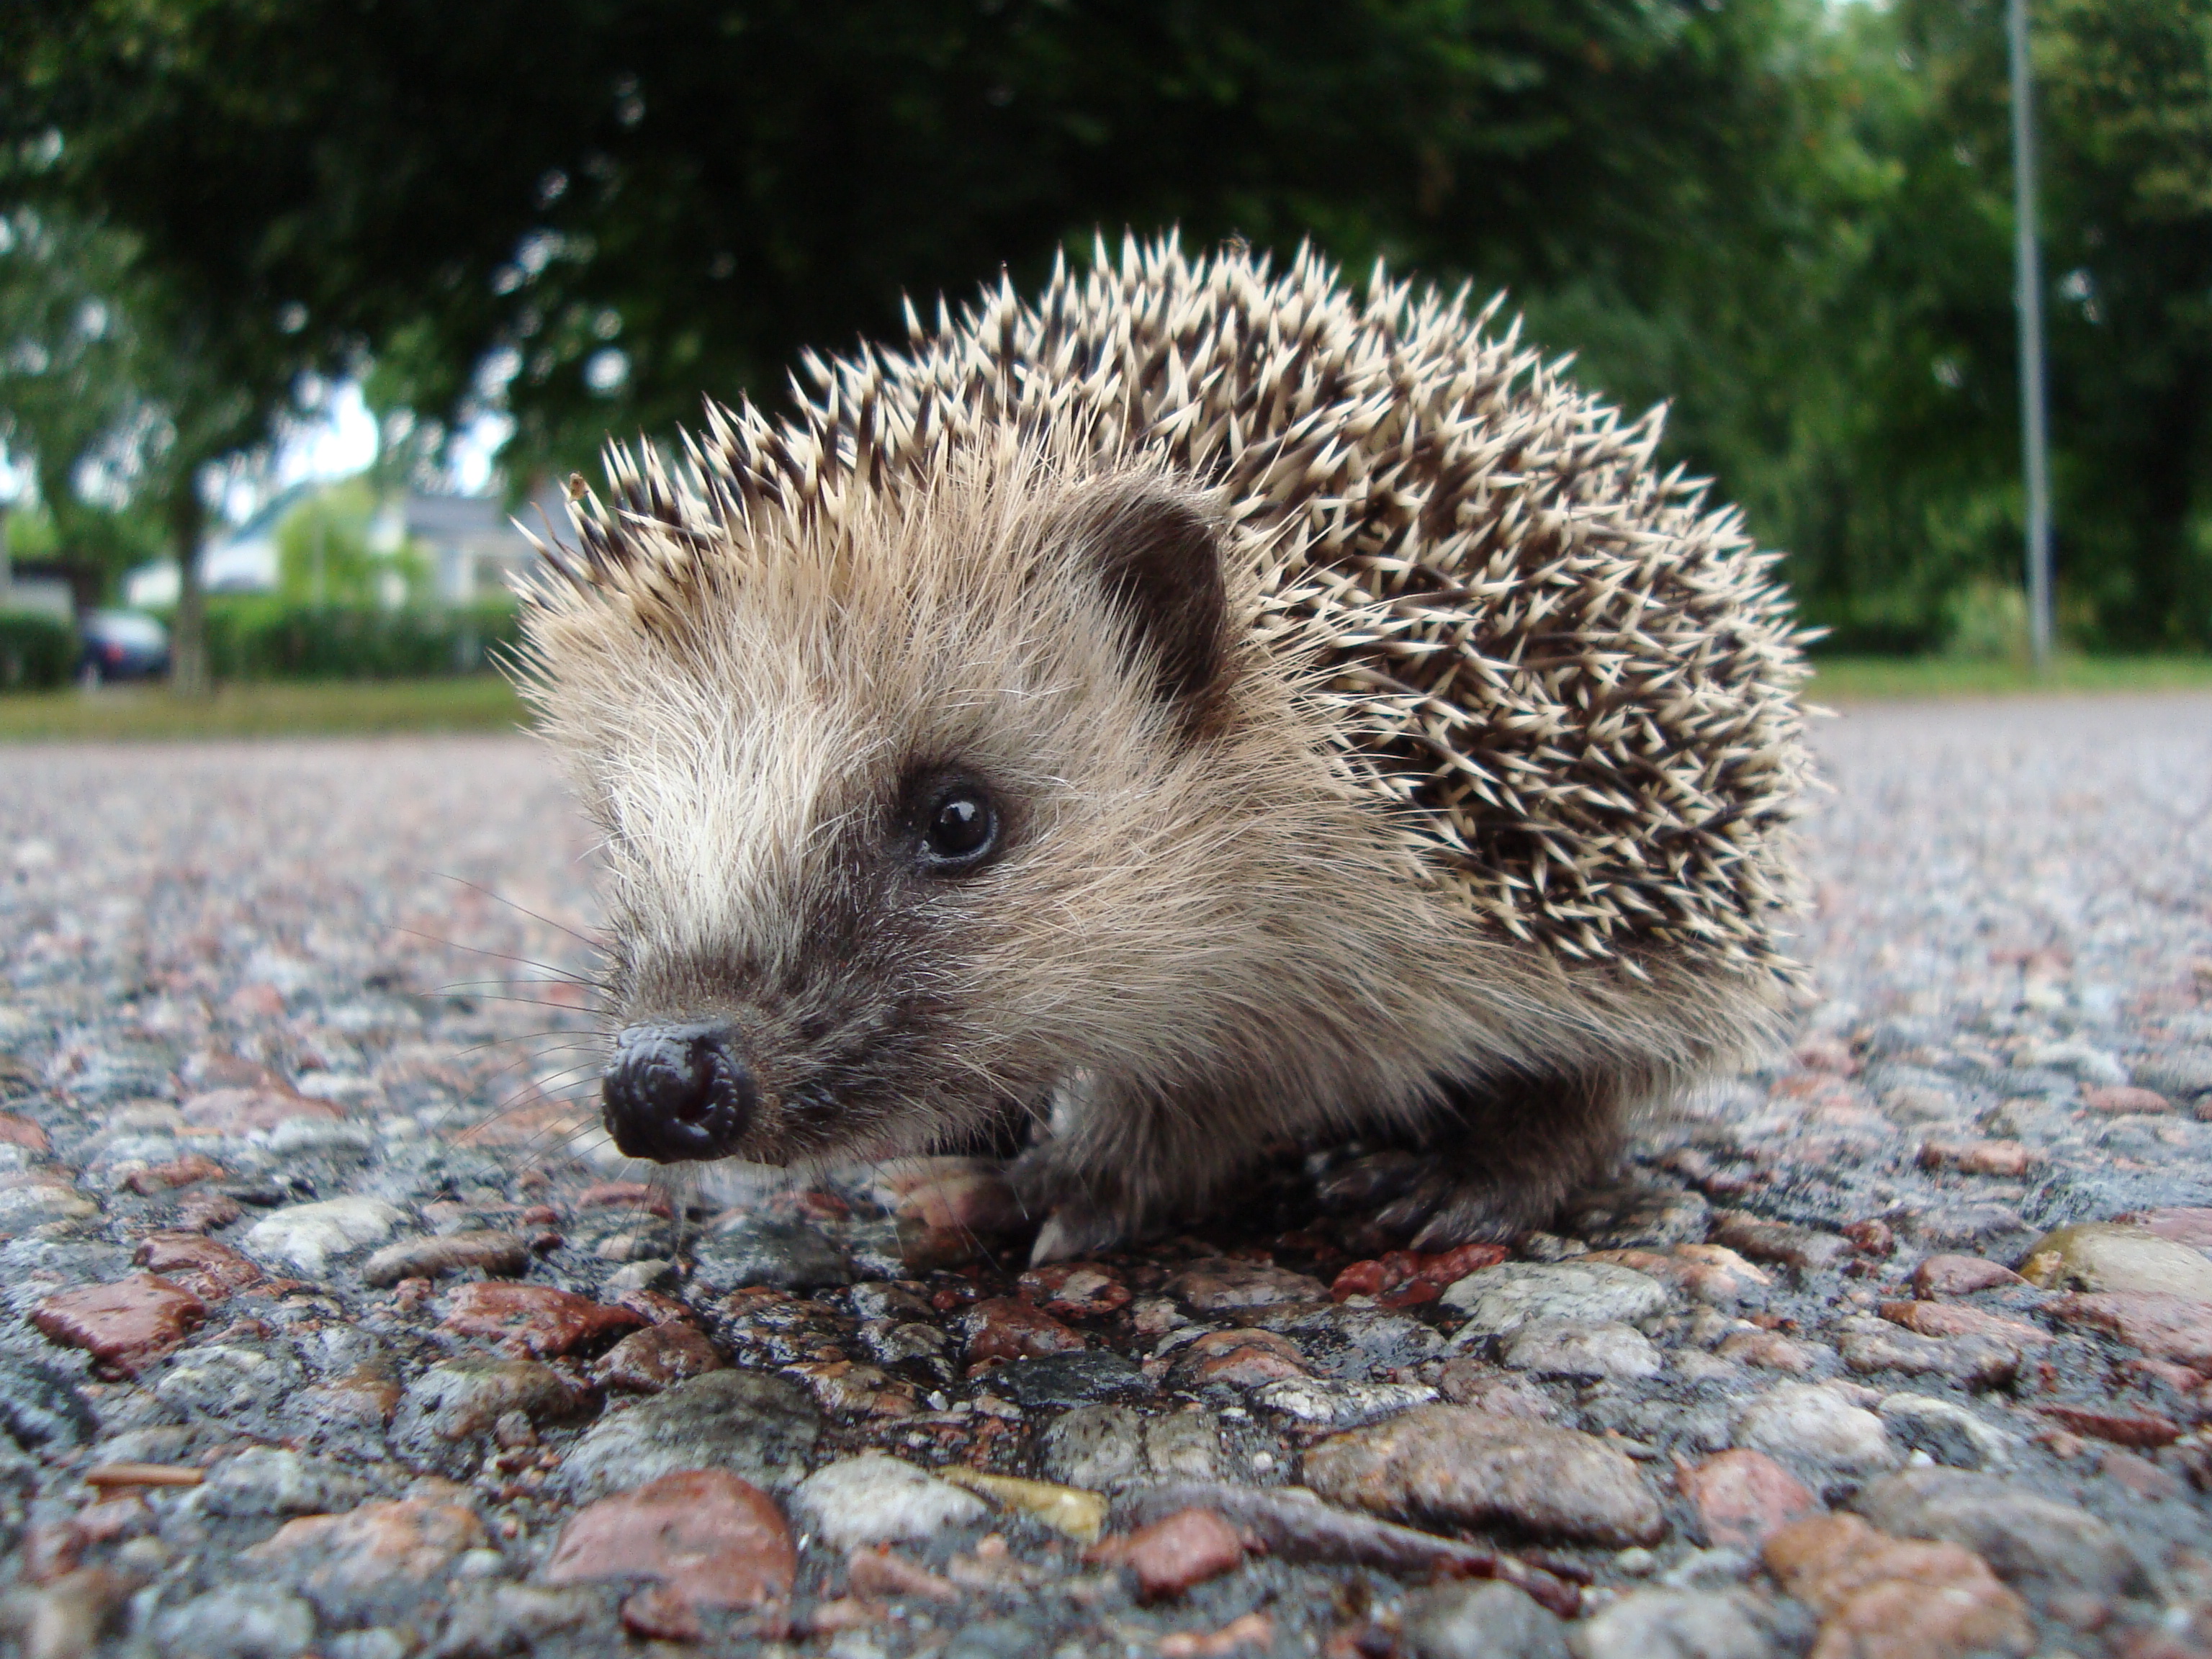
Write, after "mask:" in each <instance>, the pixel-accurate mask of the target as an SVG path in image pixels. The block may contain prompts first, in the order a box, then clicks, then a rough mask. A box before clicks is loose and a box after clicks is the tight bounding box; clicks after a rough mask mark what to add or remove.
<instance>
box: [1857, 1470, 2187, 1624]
mask: <svg viewBox="0 0 2212 1659" xmlns="http://www.w3.org/2000/svg"><path fill="white" fill-rule="evenodd" d="M1851 1507H1852V1508H1853V1509H1855V1510H1857V1511H1858V1512H1859V1513H1860V1514H1861V1515H1863V1516H1865V1517H1866V1518H1867V1520H1868V1521H1869V1522H1871V1523H1873V1524H1874V1525H1875V1526H1876V1527H1879V1528H1881V1530H1882V1531H1884V1532H1888V1533H1894V1534H1897V1535H1898V1536H1899V1537H1900V1538H1940V1539H1946V1540H1948V1541H1950V1542H1952V1543H1954V1544H1963V1545H1965V1546H1966V1547H1967V1548H1968V1549H1970V1550H1972V1551H1973V1552H1974V1553H1976V1554H1978V1555H1979V1556H1980V1557H1981V1558H1982V1559H1984V1560H1985V1561H1987V1562H1988V1563H1989V1564H1990V1567H1991V1568H1992V1569H1993V1570H1994V1571H1996V1574H1997V1576H1998V1577H2001V1578H2002V1579H2004V1580H2005V1581H2006V1582H2007V1583H2011V1584H2013V1585H2014V1586H2015V1588H2017V1589H2022V1590H2026V1591H2031V1592H2049V1591H2051V1590H2085V1591H2087V1592H2088V1593H2089V1594H2091V1595H2103V1596H2110V1595H2130V1594H2133V1593H2135V1592H2137V1591H2139V1590H2141V1589H2144V1588H2145V1587H2146V1586H2147V1583H2148V1579H2147V1577H2146V1575H2145V1573H2144V1571H2143V1566H2142V1562H2141V1561H2139V1560H2138V1559H2136V1555H2135V1553H2134V1552H2133V1551H2132V1550H2130V1548H2129V1547H2128V1545H2127V1541H2126V1540H2124V1538H2122V1537H2121V1536H2120V1534H2118V1532H2116V1531H2114V1530H2113V1528H2111V1527H2110V1526H2108V1525H2106V1523H2105V1522H2102V1521H2100V1520H2099V1519H2098V1518H2097V1517H2096V1516H2093V1515H2092V1514H2090V1513H2089V1512H2088V1510H2084V1509H2081V1508H2077V1507H2076V1506H2075V1505H2074V1504H2066V1503H2061V1502H2060V1501H2059V1500H2058V1499H2057V1498H2045V1497H2042V1496H2040V1495H2039V1494H2037V1493H2035V1492H2030V1491H2028V1490H2027V1488H2026V1487H2024V1486H2015V1485H2013V1484H2011V1483H2010V1482H2008V1481H2005V1480H1998V1479H1997V1478H1996V1476H1994V1475H1990V1474H1968V1473H1966V1471H1963V1470H1960V1469H1942V1468H1934V1469H1907V1470H1905V1472H1904V1473H1902V1474H1893V1475H1891V1476H1890V1477H1889V1478H1888V1479H1887V1480H1877V1481H1875V1483H1874V1484H1873V1485H1872V1486H1869V1487H1867V1488H1866V1490H1865V1491H1863V1492H1860V1493H1859V1494H1858V1496H1857V1498H1854V1499H1853V1500H1852V1502H1851Z"/></svg>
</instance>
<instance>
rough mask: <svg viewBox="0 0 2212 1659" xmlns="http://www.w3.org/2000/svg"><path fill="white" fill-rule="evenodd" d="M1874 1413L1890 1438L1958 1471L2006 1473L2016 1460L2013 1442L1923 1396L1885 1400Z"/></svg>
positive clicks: (1960, 1409) (1956, 1407)
mask: <svg viewBox="0 0 2212 1659" xmlns="http://www.w3.org/2000/svg"><path fill="white" fill-rule="evenodd" d="M1875 1413H1876V1415H1878V1416H1879V1417H1880V1418H1881V1420H1882V1425H1883V1426H1884V1427H1885V1428H1887V1430H1888V1431H1889V1434H1890V1437H1891V1438H1892V1439H1893V1440H1894V1441H1896V1442H1897V1443H1898V1444H1899V1445H1900V1446H1902V1447H1904V1448H1905V1449H1906V1451H1908V1452H1920V1453H1923V1454H1924V1455H1927V1456H1929V1457H1930V1458H1933V1459H1934V1460H1935V1461H1936V1462H1938V1463H1941V1464H1943V1465H1945V1466H1947V1467H1948V1468H1954V1469H1980V1468H2004V1467H2005V1466H2007V1465H2008V1464H2009V1463H2010V1462H2012V1458H2013V1447H2014V1445H2015V1437H2014V1436H2011V1435H2008V1434H2007V1433H2006V1432H2005V1431H2003V1430H2002V1429H1998V1428H1995V1427H1993V1426H1991V1425H1990V1424H1987V1423H1984V1421H1983V1420H1982V1419H1980V1418H1978V1417H1977V1416H1975V1415H1974V1413H1972V1412H1971V1411H1968V1410H1967V1409H1966V1407H1964V1406H1961V1405H1960V1404H1958V1403H1957V1402H1956V1401H1949V1400H1939V1399H1936V1397H1934V1396H1933V1395H1924V1394H1893V1395H1885V1396H1883V1399H1882V1401H1881V1405H1880V1406H1879V1407H1876V1408H1875Z"/></svg>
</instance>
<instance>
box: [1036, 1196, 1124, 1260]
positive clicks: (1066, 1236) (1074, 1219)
mask: <svg viewBox="0 0 2212 1659" xmlns="http://www.w3.org/2000/svg"><path fill="white" fill-rule="evenodd" d="M1118 1243H1121V1224H1120V1223H1119V1222H1117V1221H1115V1219H1114V1218H1112V1217H1111V1216H1109V1215H1108V1214H1107V1213H1106V1212H1104V1211H1103V1210H1094V1209H1091V1208H1090V1207H1089V1206H1085V1205H1078V1204H1063V1205H1061V1206H1060V1208H1058V1209H1056V1210H1054V1212H1052V1213H1051V1214H1050V1215H1048V1216H1047V1217H1046V1218H1045V1223H1044V1225H1043V1226H1042V1227H1040V1228H1038V1229H1037V1236H1036V1243H1034V1244H1032V1245H1030V1267H1043V1266H1044V1265H1045V1263H1046V1262H1048V1261H1066V1260H1067V1259H1068V1258H1070V1257H1071V1256H1079V1255H1095V1254H1096V1253H1097V1252H1098V1251H1100V1250H1105V1249H1112V1248H1113V1247H1114V1246H1115V1245H1116V1244H1118Z"/></svg>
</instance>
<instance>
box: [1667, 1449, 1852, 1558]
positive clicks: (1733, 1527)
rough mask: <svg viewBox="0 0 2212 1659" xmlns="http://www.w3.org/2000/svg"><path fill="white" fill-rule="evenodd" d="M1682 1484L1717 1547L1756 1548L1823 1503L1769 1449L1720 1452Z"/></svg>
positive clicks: (1690, 1472) (1680, 1481)
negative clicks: (1776, 1460)
mask: <svg viewBox="0 0 2212 1659" xmlns="http://www.w3.org/2000/svg"><path fill="white" fill-rule="evenodd" d="M1678 1484H1679V1485H1680V1488H1681V1492H1682V1495H1683V1496H1684V1497H1685V1498H1688V1499H1689V1500H1690V1502H1691V1503H1692V1504H1696V1505H1697V1510H1698V1519H1699V1521H1700V1522H1703V1523H1704V1526H1705V1538H1706V1541H1708V1542H1709V1543H1712V1544H1717V1545H1722V1544H1726V1545H1739V1546H1742V1547H1747V1548H1752V1549H1756V1548H1758V1547H1759V1546H1760V1545H1762V1544H1764V1543H1765V1541H1766V1540H1767V1538H1768V1536H1769V1535H1770V1534H1772V1533H1774V1532H1776V1531H1778V1530H1779V1529H1780V1528H1783V1527H1784V1526H1786V1525H1787V1524H1788V1523H1789V1522H1792V1521H1795V1520H1796V1518H1797V1517H1798V1516H1801V1515H1809V1514H1810V1513H1812V1512H1813V1511H1814V1510H1817V1509H1819V1508H1820V1499H1819V1498H1816V1497H1814V1495H1813V1493H1812V1492H1810V1491H1809V1490H1808V1488H1807V1487H1806V1486H1805V1484H1804V1483H1803V1482H1802V1481H1801V1480H1798V1479H1797V1477H1796V1475H1794V1474H1790V1471H1789V1470H1787V1469H1785V1468H1783V1467H1782V1465H1781V1464H1779V1463H1778V1462H1775V1461H1774V1460H1773V1459H1772V1458H1771V1457H1769V1456H1767V1455H1766V1454H1765V1453H1764V1452H1755V1451H1750V1450H1747V1449H1737V1450H1735V1451H1724V1452H1720V1453H1717V1454H1716V1455H1713V1456H1711V1457H1708V1458H1707V1459H1706V1460H1705V1462H1702V1463H1700V1464H1699V1465H1698V1466H1697V1467H1696V1468H1691V1469H1685V1470H1683V1471H1682V1472H1681V1474H1680V1476H1679V1477H1678Z"/></svg>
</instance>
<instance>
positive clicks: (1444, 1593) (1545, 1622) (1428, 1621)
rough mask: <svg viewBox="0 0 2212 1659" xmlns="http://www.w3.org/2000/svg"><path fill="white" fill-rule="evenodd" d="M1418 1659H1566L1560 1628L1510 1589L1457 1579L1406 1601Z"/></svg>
mask: <svg viewBox="0 0 2212 1659" xmlns="http://www.w3.org/2000/svg"><path fill="white" fill-rule="evenodd" d="M1402 1627H1403V1629H1404V1630H1405V1632H1406V1636H1407V1639H1408V1640H1409V1641H1411V1642H1412V1643H1413V1651H1414V1652H1415V1653H1416V1654H1417V1655H1419V1659H1569V1655H1568V1650H1567V1638H1566V1630H1567V1627H1566V1625H1565V1621H1563V1620H1561V1619H1560V1618H1559V1615H1557V1614H1556V1613H1552V1612H1550V1611H1548V1610H1547V1609H1546V1608H1543V1607H1538V1606H1537V1605H1536V1603H1535V1602H1534V1601H1531V1600H1530V1599H1529V1598H1528V1596H1527V1595H1524V1594H1522V1592H1521V1591H1519V1590H1517V1589H1514V1588H1513V1586H1512V1585H1510V1584H1500V1583H1495V1582H1489V1581H1484V1580H1480V1579H1460V1580H1458V1581H1456V1582H1455V1583H1446V1584H1438V1585H1436V1586H1434V1587H1432V1588H1431V1589H1425V1590H1419V1591H1417V1592H1415V1593H1414V1594H1413V1595H1411V1596H1409V1597H1407V1601H1406V1610H1405V1613H1404V1614H1403V1615H1402Z"/></svg>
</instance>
